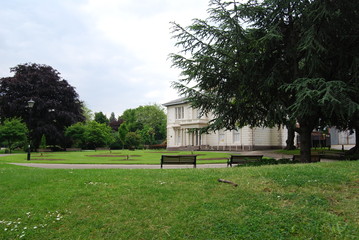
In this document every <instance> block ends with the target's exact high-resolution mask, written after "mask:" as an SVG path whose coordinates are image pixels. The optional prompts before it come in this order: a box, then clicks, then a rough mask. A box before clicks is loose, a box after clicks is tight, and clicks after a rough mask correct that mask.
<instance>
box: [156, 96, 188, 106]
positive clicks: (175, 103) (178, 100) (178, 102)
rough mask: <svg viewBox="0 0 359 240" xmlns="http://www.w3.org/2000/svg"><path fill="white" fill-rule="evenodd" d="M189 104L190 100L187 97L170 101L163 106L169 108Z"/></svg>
mask: <svg viewBox="0 0 359 240" xmlns="http://www.w3.org/2000/svg"><path fill="white" fill-rule="evenodd" d="M187 102H188V100H187V99H186V97H182V98H179V99H176V100H173V101H170V102H168V103H164V104H162V105H163V106H165V107H169V106H175V105H180V104H184V103H187Z"/></svg>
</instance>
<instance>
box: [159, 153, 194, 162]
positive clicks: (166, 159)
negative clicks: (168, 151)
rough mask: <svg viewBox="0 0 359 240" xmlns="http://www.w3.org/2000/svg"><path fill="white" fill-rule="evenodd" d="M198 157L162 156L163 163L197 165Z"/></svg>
mask: <svg viewBox="0 0 359 240" xmlns="http://www.w3.org/2000/svg"><path fill="white" fill-rule="evenodd" d="M196 159H197V155H162V157H161V162H162V163H196Z"/></svg>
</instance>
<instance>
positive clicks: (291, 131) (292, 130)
mask: <svg viewBox="0 0 359 240" xmlns="http://www.w3.org/2000/svg"><path fill="white" fill-rule="evenodd" d="M287 131H288V136H287V140H286V141H285V142H286V144H287V146H286V147H285V148H284V149H285V150H294V149H296V147H295V146H294V137H295V127H294V126H293V125H292V124H290V123H289V124H287Z"/></svg>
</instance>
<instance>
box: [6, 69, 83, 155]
mask: <svg viewBox="0 0 359 240" xmlns="http://www.w3.org/2000/svg"><path fill="white" fill-rule="evenodd" d="M10 72H12V73H14V76H13V77H6V78H1V79H0V116H1V117H2V118H12V117H20V118H21V119H23V121H24V122H25V123H26V125H27V127H28V129H30V137H31V140H32V141H33V143H34V146H35V147H36V148H37V147H38V146H39V144H40V140H41V137H42V135H43V134H44V135H45V136H46V140H47V143H48V144H49V145H65V136H64V130H65V127H67V126H70V125H72V124H74V123H76V122H79V121H83V120H84V116H83V110H82V102H81V101H80V100H79V96H78V94H77V93H76V91H75V88H74V87H72V86H71V85H70V84H69V83H68V82H67V81H66V80H65V79H63V78H61V77H60V73H59V72H58V71H57V70H55V69H53V68H52V67H50V66H47V65H39V64H34V63H27V64H21V65H17V66H16V67H13V68H11V69H10ZM30 99H32V100H34V101H35V105H34V107H33V109H28V108H27V102H28V101H29V100H30Z"/></svg>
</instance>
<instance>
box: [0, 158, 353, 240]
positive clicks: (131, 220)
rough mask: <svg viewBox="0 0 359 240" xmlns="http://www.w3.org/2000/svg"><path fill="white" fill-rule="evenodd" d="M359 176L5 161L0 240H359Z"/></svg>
mask: <svg viewBox="0 0 359 240" xmlns="http://www.w3.org/2000/svg"><path fill="white" fill-rule="evenodd" d="M358 172H359V162H358V161H351V162H346V161H343V162H328V163H315V164H296V165H276V166H261V167H241V168H236V167H234V168H224V169H176V170H169V169H165V170H161V169H156V170H121V169H108V170H100V169H78V170H75V169H73V170H71V169H68V170H57V169H38V168H26V167H18V166H12V165H8V164H0V182H1V184H0V192H1V195H0V201H1V203H2V204H1V205H0V239H21V238H23V239H358V232H359V227H358V220H359V218H358V211H357V209H358V208H359V206H358V196H359V194H358V193H359V176H358ZM219 178H222V179H226V180H230V181H232V182H235V183H237V184H238V187H233V186H232V185H230V184H226V183H220V182H218V181H217V179H219Z"/></svg>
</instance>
